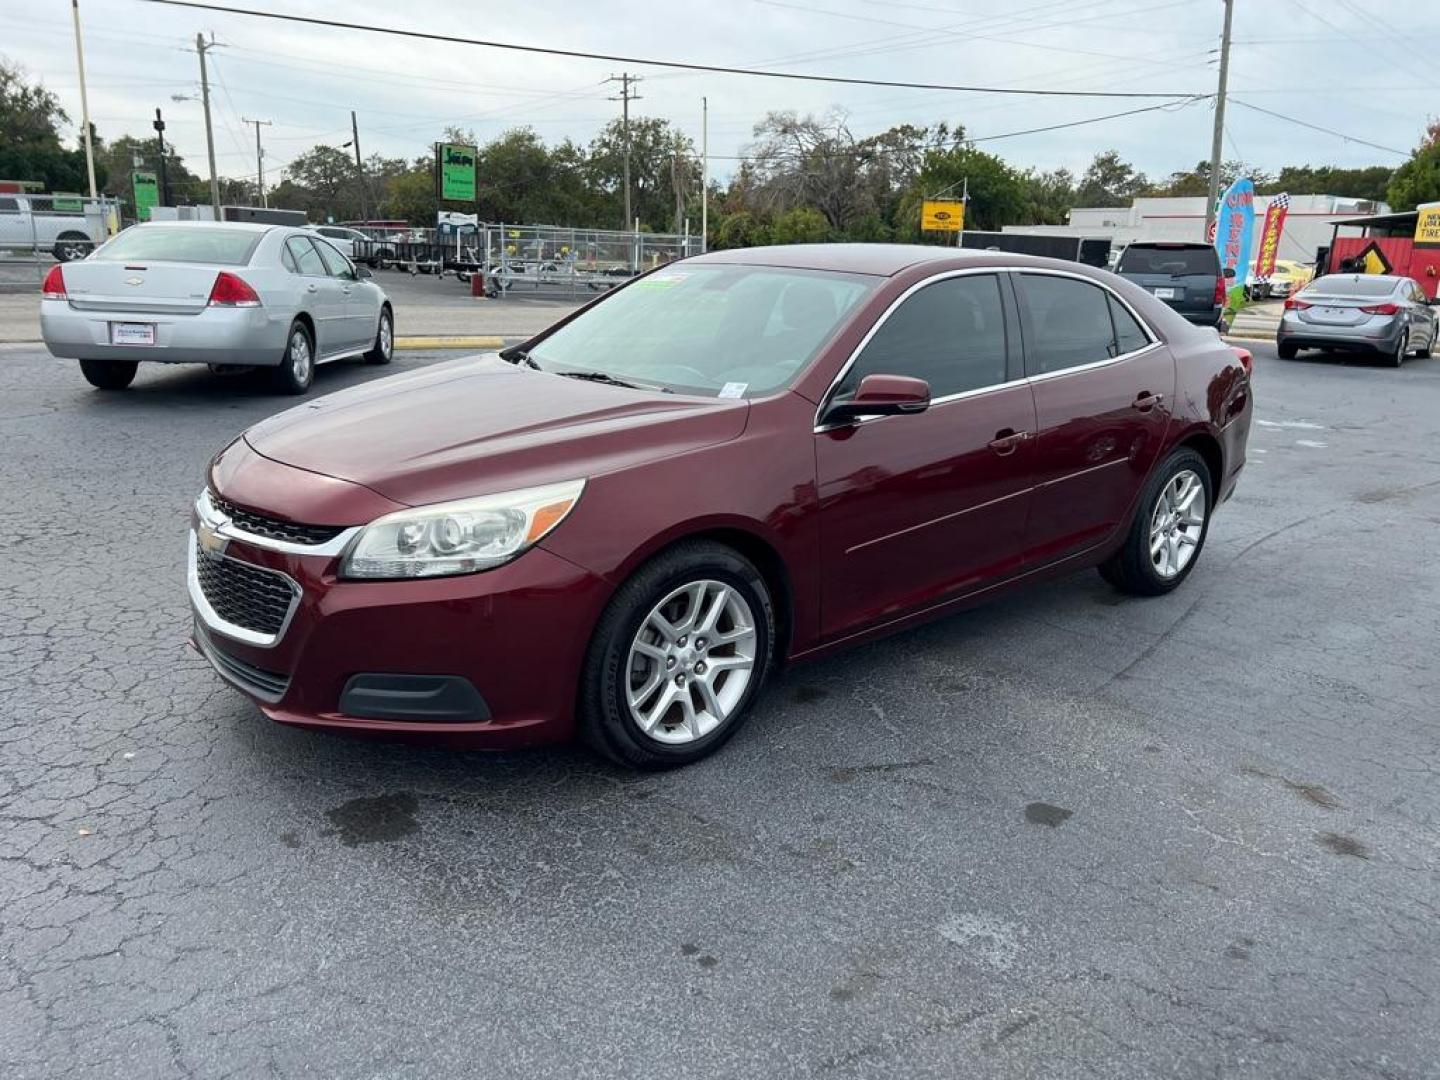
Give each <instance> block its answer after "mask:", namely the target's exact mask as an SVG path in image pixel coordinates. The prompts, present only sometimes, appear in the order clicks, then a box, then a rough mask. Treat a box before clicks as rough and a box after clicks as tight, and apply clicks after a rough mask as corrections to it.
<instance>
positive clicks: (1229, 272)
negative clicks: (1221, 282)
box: [1223, 266, 1235, 278]
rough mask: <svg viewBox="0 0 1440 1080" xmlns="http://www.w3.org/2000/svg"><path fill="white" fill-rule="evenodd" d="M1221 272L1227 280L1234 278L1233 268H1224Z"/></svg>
mask: <svg viewBox="0 0 1440 1080" xmlns="http://www.w3.org/2000/svg"><path fill="white" fill-rule="evenodd" d="M1223 272H1224V274H1225V276H1226V277H1227V278H1233V277H1234V276H1235V268H1234V267H1233V266H1227V267H1225V270H1224V271H1223Z"/></svg>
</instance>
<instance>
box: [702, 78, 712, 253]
mask: <svg viewBox="0 0 1440 1080" xmlns="http://www.w3.org/2000/svg"><path fill="white" fill-rule="evenodd" d="M700 250H701V251H702V252H705V251H709V250H710V99H709V98H703V97H702V98H701V99H700Z"/></svg>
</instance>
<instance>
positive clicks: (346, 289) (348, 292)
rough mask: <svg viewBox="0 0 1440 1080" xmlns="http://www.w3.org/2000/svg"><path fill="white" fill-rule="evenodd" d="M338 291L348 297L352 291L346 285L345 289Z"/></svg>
mask: <svg viewBox="0 0 1440 1080" xmlns="http://www.w3.org/2000/svg"><path fill="white" fill-rule="evenodd" d="M340 291H341V292H342V293H344V294H345V295H346V296H349V295H350V294H351V293H352V292H353V291H354V290H353V289H351V288H350V286H349V285H346V286H345V288H343V289H341V290H340Z"/></svg>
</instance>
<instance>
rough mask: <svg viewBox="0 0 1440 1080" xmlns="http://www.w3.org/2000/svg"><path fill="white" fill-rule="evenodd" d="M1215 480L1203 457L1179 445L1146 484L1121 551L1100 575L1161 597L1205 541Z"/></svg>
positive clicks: (1129, 589)
mask: <svg viewBox="0 0 1440 1080" xmlns="http://www.w3.org/2000/svg"><path fill="white" fill-rule="evenodd" d="M1214 493H1215V481H1214V478H1213V477H1211V475H1210V468H1209V466H1207V465H1206V464H1205V459H1204V458H1202V457H1201V456H1200V455H1199V454H1198V453H1196V452H1195V451H1194V450H1192V449H1190V448H1189V447H1186V446H1182V447H1180V448H1179V449H1177V450H1176V451H1175V452H1174V453H1172V454H1171V455H1170V456H1169V457H1168V458H1166V459H1165V461H1164V463H1163V464H1161V466H1160V468H1158V469H1156V470H1155V472H1154V473H1153V474H1152V475H1151V477H1150V479H1149V480H1148V481H1147V482H1146V484H1145V490H1144V491H1143V492H1142V493H1141V496H1140V506H1139V509H1138V510H1137V511H1136V513H1135V519H1134V520H1133V521H1132V522H1131V523H1130V531H1129V532H1128V533H1127V534H1126V536H1125V543H1124V544H1123V545H1122V546H1121V548H1120V550H1119V551H1117V552H1116V553H1115V554H1114V555H1112V556H1110V558H1109V559H1108V560H1106V561H1105V562H1104V563H1103V564H1101V566H1100V576H1101V577H1103V578H1104V579H1105V580H1106V581H1108V582H1109V583H1110V584H1111V585H1113V586H1115V588H1117V589H1119V590H1120V591H1121V592H1126V593H1130V594H1132V595H1134V596H1162V595H1164V594H1165V593H1168V592H1170V591H1171V590H1172V589H1175V588H1177V587H1178V586H1179V585H1180V583H1181V582H1182V581H1184V580H1185V579H1186V578H1187V577H1189V576H1190V571H1192V570H1194V569H1195V563H1196V562H1198V561H1199V558H1200V551H1201V549H1202V548H1203V547H1204V546H1205V537H1206V536H1207V535H1208V533H1209V530H1210V508H1211V507H1212V506H1213V505H1214V501H1215V497H1214Z"/></svg>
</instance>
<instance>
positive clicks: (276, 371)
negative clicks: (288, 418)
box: [270, 319, 315, 394]
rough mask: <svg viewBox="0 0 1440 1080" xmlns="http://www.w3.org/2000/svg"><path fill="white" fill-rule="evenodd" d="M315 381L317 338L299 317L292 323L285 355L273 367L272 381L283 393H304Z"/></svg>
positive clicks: (287, 337)
mask: <svg viewBox="0 0 1440 1080" xmlns="http://www.w3.org/2000/svg"><path fill="white" fill-rule="evenodd" d="M314 381H315V339H314V338H313V337H312V336H311V334H310V331H309V330H308V329H306V326H305V324H304V323H303V322H301V321H300V320H299V319H296V320H295V321H294V322H293V323H291V324H290V333H289V334H288V335H287V336H286V338H285V355H284V356H283V357H281V358H280V364H279V366H278V367H275V368H273V369H271V372H270V382H271V385H272V386H274V388H275V390H276V391H277V392H278V393H281V394H303V393H305V391H306V390H309V389H310V384H311V383H312V382H314Z"/></svg>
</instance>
